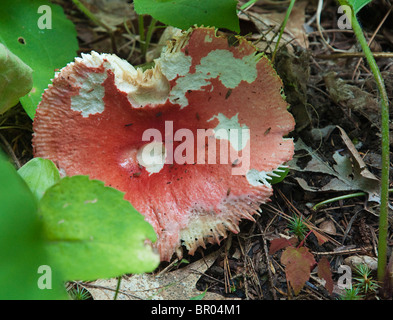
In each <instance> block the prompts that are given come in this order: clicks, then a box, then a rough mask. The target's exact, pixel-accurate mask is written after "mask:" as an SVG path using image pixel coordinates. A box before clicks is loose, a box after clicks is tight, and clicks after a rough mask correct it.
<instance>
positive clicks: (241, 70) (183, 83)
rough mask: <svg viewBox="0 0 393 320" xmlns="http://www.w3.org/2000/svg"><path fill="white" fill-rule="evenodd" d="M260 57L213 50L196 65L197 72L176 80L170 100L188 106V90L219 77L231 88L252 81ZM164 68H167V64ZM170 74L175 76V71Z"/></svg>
mask: <svg viewBox="0 0 393 320" xmlns="http://www.w3.org/2000/svg"><path fill="white" fill-rule="evenodd" d="M169 54H171V53H168V55H169ZM258 59H259V58H258V56H257V55H255V54H251V55H248V56H245V57H243V58H242V59H238V58H235V57H234V56H233V53H232V52H230V51H228V50H222V49H217V50H213V51H211V52H209V53H208V55H207V56H205V57H203V58H202V59H201V62H200V64H199V65H197V66H196V67H195V73H192V74H190V73H186V74H185V75H184V76H180V77H179V78H178V79H177V80H176V85H175V86H174V87H173V88H172V90H171V92H170V97H169V100H170V101H171V102H172V103H173V104H179V105H180V106H181V107H182V108H183V107H186V106H187V105H188V100H187V98H186V97H185V94H186V92H187V91H188V90H201V88H202V87H203V86H206V85H208V84H209V82H210V81H209V80H210V79H215V78H217V77H218V79H219V80H220V81H221V83H222V84H223V85H224V86H225V87H227V88H229V89H233V88H236V87H237V86H238V85H239V84H240V82H241V81H247V82H248V83H252V82H254V81H255V79H256V78H257V68H256V65H257V62H258ZM161 64H164V62H162V63H161ZM162 68H164V69H165V66H162ZM170 75H171V76H173V72H172V73H171V74H170Z"/></svg>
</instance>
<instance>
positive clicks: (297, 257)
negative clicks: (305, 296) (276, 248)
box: [281, 247, 316, 295]
mask: <svg viewBox="0 0 393 320" xmlns="http://www.w3.org/2000/svg"><path fill="white" fill-rule="evenodd" d="M281 263H282V264H284V265H285V274H286V277H287V280H288V281H289V283H290V284H291V287H292V289H293V291H294V293H295V295H297V294H299V292H300V290H301V289H302V288H303V287H304V285H305V283H306V281H307V280H308V279H309V278H310V271H311V268H312V267H313V266H314V265H315V263H316V262H315V260H314V256H313V254H312V253H311V252H310V251H308V249H307V248H306V247H300V248H295V247H287V248H286V249H285V251H284V252H283V253H282V255H281Z"/></svg>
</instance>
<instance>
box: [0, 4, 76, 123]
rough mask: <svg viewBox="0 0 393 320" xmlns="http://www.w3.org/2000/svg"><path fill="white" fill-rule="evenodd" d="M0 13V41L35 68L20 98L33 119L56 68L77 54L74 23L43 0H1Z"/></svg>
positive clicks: (58, 7)
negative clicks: (30, 81)
mask: <svg viewBox="0 0 393 320" xmlns="http://www.w3.org/2000/svg"><path fill="white" fill-rule="evenodd" d="M49 9H50V10H49ZM0 16H1V19H0V42H1V43H3V44H4V45H5V46H6V47H7V48H8V49H9V50H11V51H12V52H13V53H14V54H15V55H17V56H18V57H19V58H20V59H22V60H23V61H24V62H25V63H26V64H27V65H29V66H30V67H31V68H32V69H33V71H34V72H33V88H32V90H31V91H30V93H29V94H28V95H26V96H24V97H23V98H21V103H22V106H23V108H24V109H25V110H26V112H27V114H28V115H29V116H30V117H31V118H32V119H33V117H34V114H35V110H36V108H37V105H38V103H39V102H40V100H41V95H42V93H43V92H44V89H46V88H47V87H48V84H49V83H50V80H51V79H53V78H54V74H55V69H60V68H62V67H64V66H65V65H66V64H67V63H68V62H70V61H73V60H74V58H75V56H76V51H77V50H78V42H77V38H76V31H75V26H74V25H73V24H72V22H71V21H69V20H68V19H67V18H66V17H65V15H64V12H63V9H62V8H61V7H60V6H58V5H55V4H52V3H50V2H49V1H45V0H34V1H30V0H19V1H13V0H1V1H0ZM45 27H47V28H45Z"/></svg>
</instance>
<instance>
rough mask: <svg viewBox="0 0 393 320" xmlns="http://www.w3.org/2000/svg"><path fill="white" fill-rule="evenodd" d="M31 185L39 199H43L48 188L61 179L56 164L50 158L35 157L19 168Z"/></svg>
mask: <svg viewBox="0 0 393 320" xmlns="http://www.w3.org/2000/svg"><path fill="white" fill-rule="evenodd" d="M18 173H19V174H20V175H21V177H22V178H23V180H25V182H26V183H27V185H28V186H29V187H30V190H31V191H32V192H33V194H34V196H35V197H36V199H37V201H39V200H41V198H42V196H43V195H44V193H45V191H46V189H48V188H49V187H51V186H52V185H54V184H55V183H56V182H58V181H59V180H60V174H59V171H58V170H57V168H56V166H55V164H54V163H53V162H52V161H51V160H48V159H42V158H33V159H31V160H30V161H29V162H27V163H26V164H25V165H24V166H23V167H22V168H20V169H19V170H18Z"/></svg>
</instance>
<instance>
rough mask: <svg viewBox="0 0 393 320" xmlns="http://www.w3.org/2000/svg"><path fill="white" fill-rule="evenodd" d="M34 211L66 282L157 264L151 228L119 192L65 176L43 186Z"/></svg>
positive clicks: (148, 269)
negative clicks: (45, 187) (38, 202)
mask: <svg viewBox="0 0 393 320" xmlns="http://www.w3.org/2000/svg"><path fill="white" fill-rule="evenodd" d="M40 215H41V217H42V220H43V223H44V230H45V231H44V232H45V236H46V238H47V242H48V250H49V252H50V253H51V255H53V256H54V257H56V260H57V261H59V262H60V263H61V266H62V269H63V274H64V275H65V278H66V279H67V280H95V279H98V278H110V277H116V276H120V275H122V274H125V273H143V272H151V271H153V270H154V269H155V268H156V267H157V266H158V264H159V261H160V259H159V256H158V255H157V254H155V253H154V252H153V250H152V248H151V246H150V245H148V244H145V241H146V240H150V241H152V242H153V241H155V240H156V234H155V231H154V229H153V227H152V226H151V225H150V224H149V223H147V222H146V221H145V220H144V217H143V216H142V215H141V214H140V213H138V212H137V211H136V210H135V209H134V208H133V207H132V205H131V204H130V203H129V202H128V201H126V200H124V199H123V193H121V192H120V191H118V190H115V189H113V188H110V187H105V186H104V183H103V182H101V181H97V180H89V178H88V177H87V176H73V177H65V178H63V179H62V180H60V182H59V183H57V184H55V185H54V186H53V187H51V188H49V189H48V190H47V191H46V192H45V194H44V196H43V198H42V200H41V202H40Z"/></svg>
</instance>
